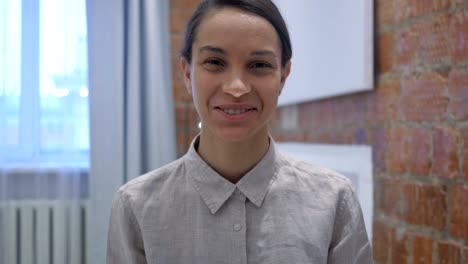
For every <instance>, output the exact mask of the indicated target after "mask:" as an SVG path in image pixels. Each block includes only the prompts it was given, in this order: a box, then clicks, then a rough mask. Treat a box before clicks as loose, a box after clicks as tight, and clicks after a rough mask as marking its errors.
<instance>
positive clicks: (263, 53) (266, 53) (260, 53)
mask: <svg viewBox="0 0 468 264" xmlns="http://www.w3.org/2000/svg"><path fill="white" fill-rule="evenodd" d="M250 55H251V56H271V57H275V58H276V57H277V56H276V53H274V52H273V51H271V50H257V51H253V52H251V53H250Z"/></svg>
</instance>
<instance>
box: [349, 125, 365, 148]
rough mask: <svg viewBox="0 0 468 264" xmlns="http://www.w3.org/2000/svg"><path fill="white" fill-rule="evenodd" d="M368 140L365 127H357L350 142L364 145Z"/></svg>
mask: <svg viewBox="0 0 468 264" xmlns="http://www.w3.org/2000/svg"><path fill="white" fill-rule="evenodd" d="M367 142H368V133H367V130H366V129H365V128H357V129H356V130H355V131H354V133H353V142H352V144H356V145H364V144H367Z"/></svg>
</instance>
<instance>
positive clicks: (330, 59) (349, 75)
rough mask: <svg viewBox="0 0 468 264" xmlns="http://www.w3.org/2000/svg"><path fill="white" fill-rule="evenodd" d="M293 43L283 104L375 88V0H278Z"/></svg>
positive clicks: (280, 99) (280, 102) (281, 103)
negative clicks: (290, 68) (290, 67)
mask: <svg viewBox="0 0 468 264" xmlns="http://www.w3.org/2000/svg"><path fill="white" fill-rule="evenodd" d="M274 2H275V3H276V4H277V6H278V8H279V9H280V11H281V13H282V14H283V16H284V18H285V20H286V23H287V26H288V29H289V32H290V37H291V42H292V47H293V57H292V60H291V61H292V70H291V74H290V76H289V79H288V80H287V82H286V85H285V88H284V89H283V92H282V94H281V96H280V98H279V105H286V104H292V103H300V102H304V101H310V100H313V99H320V98H325V97H330V96H336V95H342V94H347V93H352V92H356V91H363V90H370V89H372V88H373V24H372V21H373V1H372V0H358V1H349V0H332V1H321V0H294V1H291V0H276V1H274Z"/></svg>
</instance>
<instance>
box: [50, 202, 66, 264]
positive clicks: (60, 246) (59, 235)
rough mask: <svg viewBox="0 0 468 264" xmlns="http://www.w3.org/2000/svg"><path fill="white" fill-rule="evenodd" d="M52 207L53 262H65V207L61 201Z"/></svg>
mask: <svg viewBox="0 0 468 264" xmlns="http://www.w3.org/2000/svg"><path fill="white" fill-rule="evenodd" d="M53 208H54V210H53V211H54V212H53V223H54V224H53V241H54V243H53V244H54V248H53V260H54V263H67V260H66V253H67V230H66V221H67V216H66V208H65V206H64V204H63V203H57V204H55V205H54V206H53Z"/></svg>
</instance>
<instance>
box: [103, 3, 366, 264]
mask: <svg viewBox="0 0 468 264" xmlns="http://www.w3.org/2000/svg"><path fill="white" fill-rule="evenodd" d="M291 54H292V52H291V44H290V40H289V35H288V31H287V29H286V26H285V23H284V21H283V19H282V17H281V15H280V13H279V12H278V10H277V8H276V6H275V5H274V4H273V3H272V2H271V1H269V0H261V1H260V0H209V1H204V2H203V3H202V4H201V5H200V6H199V7H198V9H197V10H196V11H195V13H194V14H193V16H192V18H191V19H190V21H189V23H188V27H187V32H186V37H185V46H184V48H183V50H182V57H181V60H180V65H181V70H182V72H183V76H184V80H185V85H186V87H187V91H188V92H189V94H190V95H191V96H192V98H193V101H194V104H195V107H196V109H197V111H198V114H199V116H200V119H201V121H202V127H201V132H200V134H199V135H198V136H197V137H196V138H195V139H194V141H193V142H192V145H191V146H190V149H189V150H188V152H187V154H186V155H185V156H183V157H182V158H180V159H178V160H176V161H174V162H172V163H171V164H169V165H166V166H164V167H162V168H160V169H158V170H155V171H152V172H150V173H148V174H145V175H143V176H141V177H138V178H137V179H135V180H132V181H130V182H129V183H127V184H125V185H124V186H123V187H121V188H120V190H119V191H118V193H117V195H116V198H115V200H114V204H113V207H112V215H111V223H110V230H109V243H108V263H126V264H130V263H359V264H361V263H372V258H371V248H370V244H369V241H368V238H367V234H366V231H365V228H364V222H363V218H362V213H361V210H360V207H359V203H358V201H357V198H356V195H355V194H354V192H353V190H352V188H351V185H350V182H349V180H347V179H346V178H345V177H343V176H341V175H339V174H337V173H335V172H333V171H330V170H326V169H323V168H317V167H315V166H312V165H309V164H306V163H304V162H300V161H296V160H294V159H292V158H290V157H287V156H285V155H283V154H281V153H280V152H278V150H277V149H276V147H275V143H274V141H273V139H272V138H271V137H270V136H269V133H268V127H267V124H268V121H269V120H270V118H271V117H272V115H273V114H274V112H275V110H276V106H277V100H278V96H279V95H280V94H281V90H282V89H283V86H284V84H285V82H286V80H287V78H288V75H289V72H290V69H291V62H290V59H291Z"/></svg>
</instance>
